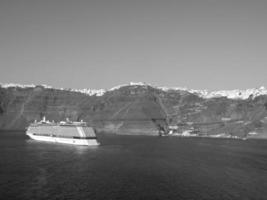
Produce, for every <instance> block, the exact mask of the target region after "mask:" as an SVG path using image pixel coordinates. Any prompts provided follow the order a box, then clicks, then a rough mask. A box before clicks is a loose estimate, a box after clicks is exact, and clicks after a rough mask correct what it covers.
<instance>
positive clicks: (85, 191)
mask: <svg viewBox="0 0 267 200" xmlns="http://www.w3.org/2000/svg"><path fill="white" fill-rule="evenodd" d="M99 140H100V142H101V144H102V145H101V146H99V147H78V146H72V145H64V144H51V143H46V142H38V141H33V140H30V139H28V138H27V137H26V136H24V133H21V132H0V197H1V199H27V200H31V199H32V200H35V199H92V200H93V199H105V200H108V199H116V200H117V199H126V200H128V199H129V200H130V199H164V200H165V199H175V200H177V199H183V200H186V199H196V200H204V199H212V200H214V199H242V200H245V199H255V200H260V199H267V140H246V141H242V140H231V139H208V138H176V137H163V138H160V137H143V136H140V137H139V136H105V135H102V136H101V135H100V136H99Z"/></svg>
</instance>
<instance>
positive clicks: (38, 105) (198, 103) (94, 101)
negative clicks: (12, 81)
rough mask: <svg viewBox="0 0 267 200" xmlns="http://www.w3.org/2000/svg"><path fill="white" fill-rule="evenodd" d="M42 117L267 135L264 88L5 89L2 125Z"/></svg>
mask: <svg viewBox="0 0 267 200" xmlns="http://www.w3.org/2000/svg"><path fill="white" fill-rule="evenodd" d="M205 95H206V96H205ZM227 95H228V96H227ZM229 95H230V96H229ZM244 95H246V96H245V97H244ZM43 116H46V118H47V119H49V120H54V121H60V120H64V119H65V118H67V117H68V118H70V119H71V120H81V119H83V120H84V121H86V122H88V124H89V125H91V126H93V127H95V128H96V129H97V131H104V132H109V133H117V134H149V135H158V134H159V132H160V131H161V132H167V131H168V129H169V127H176V131H181V132H183V131H186V130H190V131H191V132H195V133H197V134H199V135H214V134H222V133H223V134H228V135H231V136H238V137H267V131H266V130H267V95H266V94H265V90H264V88H260V89H259V90H253V91H251V92H250V91H245V92H243V93H242V91H241V92H240V91H233V92H232V93H231V92H230V93H229V92H224V93H222V92H219V93H218V92H217V93H205V92H199V91H189V90H186V89H179V88H173V89H166V88H159V87H153V86H151V85H147V84H130V85H124V86H119V87H115V88H112V89H111V90H108V91H104V90H100V91H98V90H71V89H68V90H66V89H54V88H52V87H47V86H42V85H41V86H34V85H31V86H25V87H24V86H20V85H2V86H1V87H0V129H4V130H14V129H17V130H24V129H25V128H26V127H27V126H28V125H29V123H31V122H33V121H34V120H40V119H41V118H42V117H43Z"/></svg>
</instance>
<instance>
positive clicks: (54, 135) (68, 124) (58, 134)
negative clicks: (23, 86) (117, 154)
mask: <svg viewBox="0 0 267 200" xmlns="http://www.w3.org/2000/svg"><path fill="white" fill-rule="evenodd" d="M26 135H28V136H29V137H30V138H32V139H34V140H39V141H47V142H58V143H65V144H74V145H87V146H91V145H99V143H98V142H97V138H96V134H95V131H94V129H93V128H92V127H89V126H87V124H86V122H83V121H81V122H72V121H69V120H68V119H67V120H66V121H61V122H59V123H55V122H50V121H46V119H45V117H44V118H43V119H42V120H41V121H40V122H37V121H35V122H34V123H32V124H30V126H29V127H28V128H27V131H26Z"/></svg>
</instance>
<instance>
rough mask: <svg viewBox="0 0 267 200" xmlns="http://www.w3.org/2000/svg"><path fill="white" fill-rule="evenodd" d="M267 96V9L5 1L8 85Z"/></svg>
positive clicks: (210, 1) (0, 29)
mask: <svg viewBox="0 0 267 200" xmlns="http://www.w3.org/2000/svg"><path fill="white" fill-rule="evenodd" d="M140 81H141V82H146V83H149V84H153V85H156V86H169V87H187V88H190V89H208V90H222V89H236V88H239V89H246V88H254V87H260V86H266V87H267V1H266V0H262V1H258V0H253V1H252V0H250V1H247V0H161V1H159V0H129V1H128V0H84V1H81V0H72V1H69V0H45V1H44V0H23V1H21V0H17V1H16V0H0V82H1V83H20V84H47V85H51V86H54V87H64V88H94V89H100V88H104V89H108V88H111V87H113V86H116V85H120V84H125V83H129V82H140Z"/></svg>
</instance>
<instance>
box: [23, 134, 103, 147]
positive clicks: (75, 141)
mask: <svg viewBox="0 0 267 200" xmlns="http://www.w3.org/2000/svg"><path fill="white" fill-rule="evenodd" d="M26 135H28V136H29V137H30V138H31V139H33V140H39V141H46V142H56V143H64V144H73V145H85V146H94V145H99V143H98V142H97V140H96V139H76V138H63V137H54V136H43V135H35V134H33V133H28V132H27V133H26Z"/></svg>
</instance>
